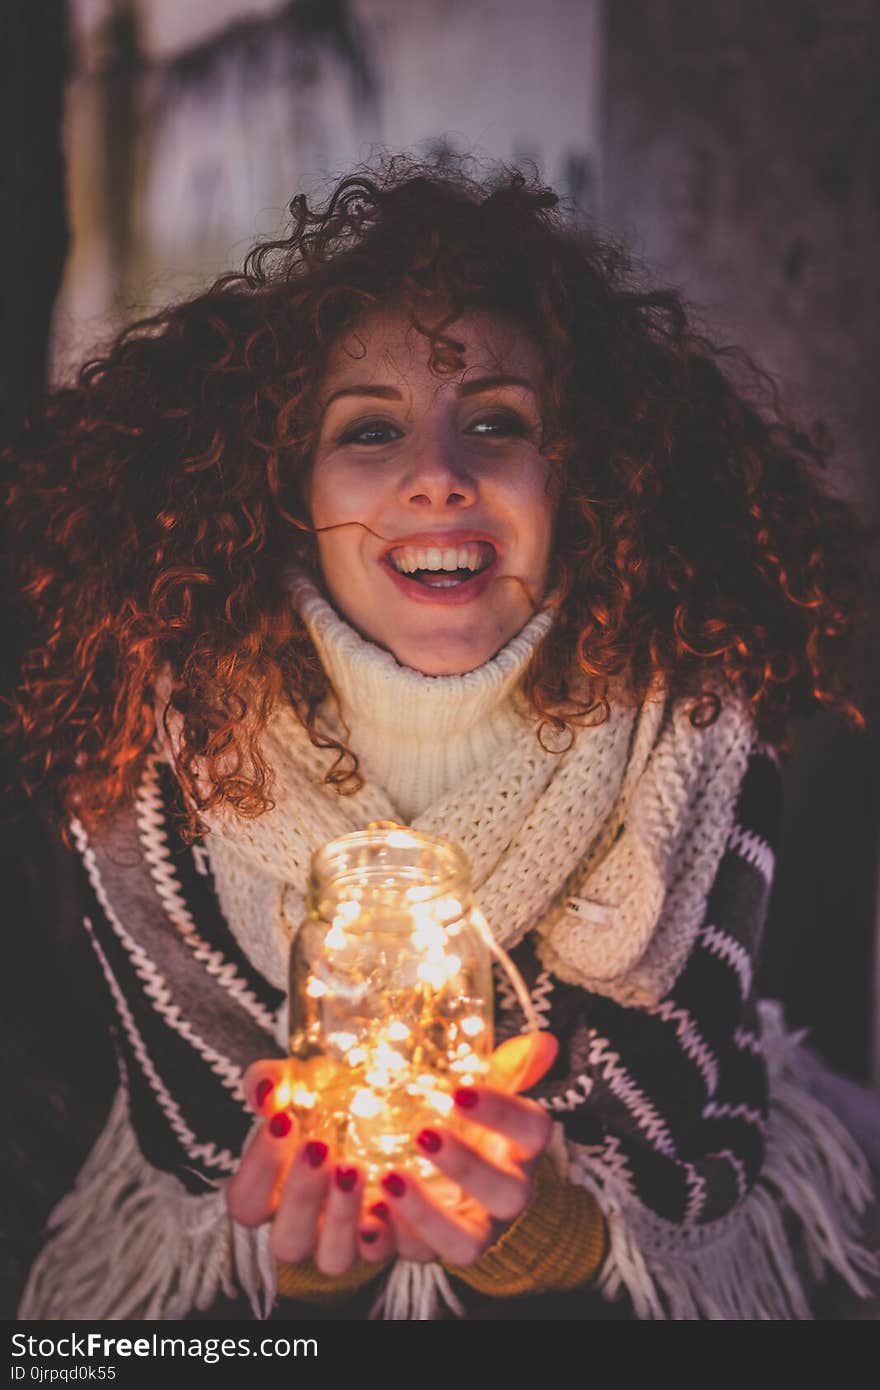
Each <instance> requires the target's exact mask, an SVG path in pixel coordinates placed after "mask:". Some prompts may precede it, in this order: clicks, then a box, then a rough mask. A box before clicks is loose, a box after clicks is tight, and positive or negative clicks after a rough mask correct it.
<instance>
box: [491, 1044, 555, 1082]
mask: <svg viewBox="0 0 880 1390" xmlns="http://www.w3.org/2000/svg"><path fill="white" fill-rule="evenodd" d="M558 1051H559V1043H558V1042H557V1041H556V1039H555V1037H554V1036H553V1034H552V1033H521V1034H520V1035H519V1037H516V1038H509V1039H508V1040H507V1042H504V1043H502V1044H501V1046H500V1047H497V1048H496V1049H495V1051H494V1052H493V1054H492V1060H491V1062H490V1064H489V1080H490V1083H493V1084H494V1085H496V1086H500V1087H501V1089H502V1090H505V1091H527V1090H528V1089H529V1087H530V1086H534V1084H535V1082H536V1081H540V1079H541V1077H542V1076H543V1075H544V1074H545V1072H547V1071H549V1070H550V1068H551V1067H552V1065H553V1063H554V1062H555V1061H556V1054H557V1053H558Z"/></svg>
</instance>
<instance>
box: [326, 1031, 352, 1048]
mask: <svg viewBox="0 0 880 1390" xmlns="http://www.w3.org/2000/svg"><path fill="white" fill-rule="evenodd" d="M327 1041H328V1043H330V1045H331V1047H338V1048H339V1050H340V1052H350V1049H351V1048H353V1047H354V1045H355V1043H356V1042H357V1033H330V1034H329V1035H328V1037H327Z"/></svg>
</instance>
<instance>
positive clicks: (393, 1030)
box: [387, 1018, 409, 1042]
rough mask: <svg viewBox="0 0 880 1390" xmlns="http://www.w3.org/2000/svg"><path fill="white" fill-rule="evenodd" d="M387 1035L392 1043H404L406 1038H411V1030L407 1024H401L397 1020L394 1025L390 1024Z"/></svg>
mask: <svg viewBox="0 0 880 1390" xmlns="http://www.w3.org/2000/svg"><path fill="white" fill-rule="evenodd" d="M387 1033H388V1036H389V1038H390V1039H391V1040H392V1042H403V1040H404V1038H408V1037H409V1029H408V1028H407V1026H406V1024H405V1023H401V1022H400V1020H399V1019H397V1018H396V1019H395V1020H394V1022H393V1023H389V1025H388V1028H387Z"/></svg>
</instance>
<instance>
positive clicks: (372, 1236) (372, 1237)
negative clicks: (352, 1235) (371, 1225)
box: [360, 1231, 380, 1245]
mask: <svg viewBox="0 0 880 1390" xmlns="http://www.w3.org/2000/svg"><path fill="white" fill-rule="evenodd" d="M379 1235H380V1232H379V1231H361V1233H360V1236H361V1240H362V1241H363V1242H364V1245H374V1244H375V1243H376V1241H377V1240H378V1239H379Z"/></svg>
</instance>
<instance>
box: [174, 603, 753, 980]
mask: <svg viewBox="0 0 880 1390" xmlns="http://www.w3.org/2000/svg"><path fill="white" fill-rule="evenodd" d="M292 595H293V598H294V600H295V602H296V603H297V604H298V606H299V609H300V612H301V613H302V615H303V617H304V619H305V621H306V623H307V624H308V626H309V629H310V632H311V634H312V636H313V639H314V641H315V644H316V646H317V648H318V650H319V652H320V654H321V657H322V660H323V661H324V662H325V663H326V668H327V669H328V671H329V673H330V674H331V676H332V679H333V682H334V687H335V689H336V691H337V694H338V696H339V704H340V711H339V713H340V714H341V715H342V717H345V716H346V714H347V715H348V717H349V718H350V719H352V727H353V729H354V730H355V731H357V733H358V734H360V735H362V739H361V740H360V741H359V742H358V743H355V742H354V740H353V743H352V746H353V747H354V748H355V751H356V752H358V753H361V754H362V755H363V764H364V771H365V772H367V773H368V774H370V773H373V774H374V775H375V771H376V769H382V770H388V772H389V776H388V781H390V782H393V783H394V785H395V787H396V789H397V793H398V797H397V799H396V800H395V798H394V797H393V796H392V795H391V794H390V793H389V791H388V790H387V789H386V787H384V786H382V785H379V784H378V783H376V782H374V781H372V780H371V779H370V776H369V775H368V776H367V780H366V782H365V785H364V786H363V788H362V789H361V790H360V791H359V792H357V793H356V794H355V795H351V796H340V795H339V793H338V792H337V791H336V789H335V788H334V787H331V786H328V785H327V784H326V783H324V781H323V777H324V775H325V773H326V771H327V770H328V768H329V766H330V764H331V761H332V758H333V755H332V753H330V752H329V751H328V750H326V749H318V748H315V747H314V746H313V745H312V744H311V743H310V741H309V739H308V736H307V734H306V733H305V731H304V729H303V727H302V725H301V724H300V722H299V720H298V719H297V717H296V714H295V712H294V711H293V709H292V707H290V706H289V705H286V706H282V707H279V708H278V709H277V710H276V712H275V714H274V716H273V717H272V719H271V720H270V723H269V725H268V727H267V729H266V732H265V739H264V751H265V756H266V758H267V760H268V762H269V763H270V765H271V767H272V768H273V770H274V774H275V783H274V788H273V791H272V795H273V799H274V802H275V805H274V807H273V809H272V810H270V811H269V812H267V813H265V814H264V815H262V816H260V817H259V819H257V820H242V819H241V818H239V817H237V816H235V815H234V814H232V813H230V812H228V811H225V810H223V808H221V810H220V811H219V812H217V813H214V814H213V815H209V816H208V817H206V821H207V823H208V826H209V830H210V833H209V835H208V836H207V847H208V852H209V855H210V859H211V867H212V870H213V872H214V874H215V878H216V882H217V888H218V892H219V896H220V901H221V905H222V907H223V910H224V912H225V914H226V915H227V917H228V920H229V922H230V924H231V926H232V928H233V930H234V931H235V932H236V934H237V936H238V939H239V941H240V944H241V945H242V947H243V949H244V950H245V951H246V952H247V953H248V955H249V956H250V957H251V959H252V960H253V963H254V964H255V966H256V967H257V968H258V969H260V970H261V971H263V972H264V973H265V975H266V976H267V978H268V979H269V980H270V981H271V982H272V983H273V984H274V985H277V986H278V987H279V988H283V987H284V985H285V980H286V958H287V947H288V942H289V936H290V932H291V931H292V930H293V929H294V928H295V927H296V925H297V924H298V923H299V921H301V920H302V916H303V913H304V903H305V890H306V882H307V875H308V869H309V863H310V860H311V856H312V854H313V853H314V851H315V850H316V849H317V848H318V847H319V846H321V845H322V844H324V843H325V842H326V841H328V840H330V839H333V838H334V837H336V836H338V835H342V834H345V833H347V832H349V831H352V830H357V829H362V828H363V827H364V826H366V824H367V823H368V822H369V821H372V820H407V819H409V822H410V823H411V824H412V825H413V827H414V828H416V829H418V830H424V831H428V832H431V833H437V834H444V835H447V836H449V837H450V838H451V839H452V840H454V841H456V842H457V843H458V844H460V845H462V846H463V848H464V849H465V851H466V852H467V854H468V856H469V857H470V860H471V864H472V866H473V872H474V883H475V887H476V892H477V897H478V900H479V902H480V905H481V907H482V908H483V911H484V912H485V914H486V916H487V918H488V920H489V923H490V925H491V927H492V930H493V932H494V934H495V936H496V938H497V940H498V942H499V943H500V944H501V945H502V946H504V947H505V948H507V949H510V948H511V947H513V946H515V945H516V944H517V943H518V942H519V941H521V940H522V938H523V937H524V936H525V935H526V934H527V933H528V932H530V931H533V930H536V931H538V932H539V933H540V935H541V937H542V944H541V951H542V955H543V958H544V963H545V964H546V965H547V966H549V967H551V968H552V969H553V970H554V971H555V973H556V974H557V975H558V976H560V977H561V978H562V979H564V980H567V981H569V982H571V983H574V984H579V985H581V986H583V987H584V988H586V989H589V990H591V991H594V992H599V993H603V994H606V995H608V996H610V997H612V998H614V999H616V1000H618V1001H619V1002H622V1003H628V1004H652V1003H656V1002H657V1001H658V1000H659V999H660V998H662V996H663V995H664V994H665V993H666V992H667V991H668V989H669V988H670V986H671V984H672V982H673V981H674V979H675V977H676V975H677V974H678V972H679V970H680V969H681V967H682V965H683V963H684V961H685V959H686V957H687V955H688V952H689V950H690V948H691V946H692V944H693V942H694V939H695V936H696V933H697V931H698V930H699V927H700V925H701V921H702V915H703V912H704V908H705V902H706V896H707V893H708V890H709V887H710V885H711V883H712V880H713V877H714V874H715V871H716V868H717V866H718V863H719V860H720V858H721V855H722V853H723V850H724V846H725V843H726V841H727V838H728V835H729V832H730V829H731V827H732V824H733V817H734V811H735V805H736V797H737V791H738V788H739V785H740V782H741V781H742V778H743V775H744V772H745V768H746V763H747V760H748V755H749V751H750V749H751V747H752V746H753V744H754V743H755V741H756V731H755V728H754V725H753V721H752V718H751V715H750V712H749V709H748V706H747V702H746V701H745V700H744V699H743V698H741V697H740V696H738V695H735V694H734V693H733V692H729V691H727V692H725V694H724V698H723V705H722V709H721V712H720V715H719V717H718V719H717V721H716V723H715V724H713V725H711V726H710V727H709V728H706V729H697V728H694V727H693V726H692V725H691V723H690V721H689V718H688V709H689V703H688V702H683V701H679V702H675V703H673V702H671V701H669V700H668V699H666V698H663V697H662V696H660V697H656V698H652V699H649V700H646V701H645V702H644V704H643V705H642V706H641V707H640V708H634V707H633V706H632V705H631V704H626V703H624V702H622V701H620V702H616V701H612V707H611V715H610V718H609V719H608V720H607V721H606V722H605V723H604V724H601V725H598V726H596V727H592V728H584V729H581V730H579V731H578V733H577V736H576V738H575V740H574V742H573V744H572V746H571V747H570V748H568V749H567V751H565V752H558V753H557V752H548V751H545V749H543V748H542V747H541V745H540V743H539V742H538V739H537V737H536V724H535V720H534V718H530V717H528V715H527V714H525V713H523V705H522V703H517V700H516V695H515V690H514V689H513V687H514V685H515V684H516V683H517V682H518V680H519V678H520V677H521V675H522V671H523V669H524V667H525V664H526V662H527V660H528V658H529V656H530V655H531V652H532V651H533V650H534V647H535V645H536V644H537V642H538V641H539V640H540V639H541V637H543V636H544V634H545V633H546V631H547V630H548V628H549V625H550V623H551V622H552V615H550V614H547V613H541V614H538V615H537V616H536V617H535V618H533V619H532V620H531V622H530V623H529V624H528V625H527V626H526V628H525V629H524V630H523V632H522V633H520V634H519V636H518V637H516V638H514V639H513V641H512V642H511V643H509V644H508V646H507V647H505V648H504V649H503V650H502V651H501V652H499V653H498V655H497V656H496V657H495V658H494V659H493V660H492V661H490V662H488V663H487V664H486V665H485V666H483V667H481V668H480V669H479V670H478V671H474V672H471V673H469V674H468V675H465V676H440V677H430V676H424V675H421V674H420V673H418V672H415V671H412V670H409V669H407V668H404V667H401V666H399V665H398V664H397V662H395V660H394V658H393V657H392V656H390V654H389V653H387V652H385V651H382V650H380V649H379V648H378V647H376V646H374V645H373V644H371V643H369V642H365V641H364V640H363V639H362V638H360V637H359V636H358V634H357V633H355V632H354V631H353V630H352V629H351V628H350V627H349V626H348V624H347V623H345V622H343V621H342V619H341V618H340V617H339V616H338V615H337V614H336V613H335V611H334V610H333V608H332V607H331V606H330V605H329V604H328V603H327V602H326V600H324V599H323V598H322V597H321V595H320V594H319V592H318V591H317V589H316V588H315V587H314V585H312V584H311V583H310V581H308V580H305V579H302V578H300V579H298V580H295V581H293V583H292ZM355 701H358V702H360V706H361V707H362V709H363V711H364V713H363V714H362V715H360V716H358V714H357V706H356V705H355ZM523 703H524V702H523ZM353 716H354V717H353ZM337 717H338V716H337ZM333 719H334V716H333V714H332V712H330V714H329V715H328V723H329V724H330V725H331V726H332V725H333ZM169 722H170V725H171V728H172V733H173V731H174V723H173V716H172V719H171V720H170V721H169ZM337 727H338V726H337ZM502 735H503V737H502ZM420 740H421V741H422V742H423V743H424V744H425V745H426V746H427V748H428V752H427V753H423V755H422V756H421V757H420V756H419V755H418V754H417V753H416V754H415V767H416V769H417V771H418V772H419V774H421V773H425V780H426V781H427V783H428V784H429V785H431V784H432V783H433V786H434V788H435V789H436V795H434V797H433V799H432V800H431V801H430V803H429V804H426V805H423V806H422V807H421V809H420V810H419V811H418V813H417V814H415V815H412V816H410V817H409V818H408V817H407V815H406V813H405V810H404V809H403V808H404V807H405V806H407V803H408V801H410V800H411V799H412V797H413V795H414V793H415V797H416V801H418V791H419V787H418V786H415V785H414V780H413V778H412V777H411V778H410V779H409V780H407V777H406V771H405V766H406V765H405V763H404V762H403V761H402V760H401V757H400V756H399V750H400V749H401V748H404V749H407V748H408V749H410V750H415V749H417V747H418V743H419V741H420ZM444 740H451V741H452V743H453V744H456V743H457V744H458V745H459V747H458V749H457V751H456V756H455V758H454V759H450V758H446V759H445V760H444V758H443V757H442V744H443V742H444ZM468 740H470V743H469V746H468V747H467V748H463V746H462V745H463V743H467V741H468ZM487 757H489V760H488V761H487ZM456 760H457V761H458V766H459V768H460V769H462V775H461V779H460V780H459V781H457V782H455V783H454V784H452V783H450V778H451V777H452V776H453V775H454V773H455V770H456ZM428 765H430V766H428ZM438 769H439V770H438ZM415 780H416V781H417V780H418V778H416V779H415ZM444 782H445V783H446V785H445V786H444Z"/></svg>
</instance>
